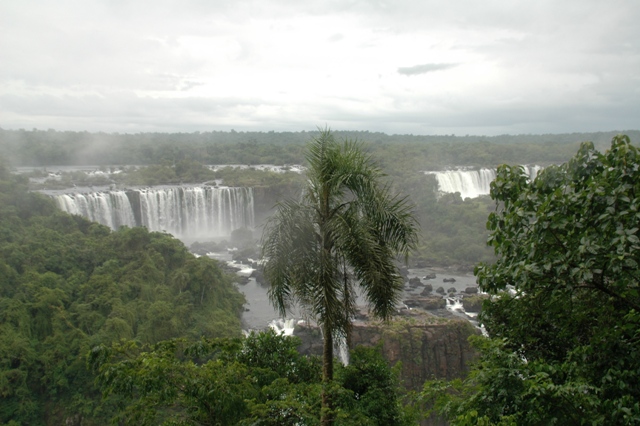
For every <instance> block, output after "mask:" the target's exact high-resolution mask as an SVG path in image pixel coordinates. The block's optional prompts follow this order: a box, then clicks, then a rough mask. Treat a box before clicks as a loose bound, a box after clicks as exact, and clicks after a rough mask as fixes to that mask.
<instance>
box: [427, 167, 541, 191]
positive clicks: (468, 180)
mask: <svg viewBox="0 0 640 426" xmlns="http://www.w3.org/2000/svg"><path fill="white" fill-rule="evenodd" d="M523 167H524V171H525V173H526V174H527V175H528V176H529V179H534V178H535V177H536V175H537V174H538V171H540V170H542V167H540V166H523ZM425 173H426V174H432V175H434V176H435V177H436V180H437V181H438V190H439V191H441V192H448V193H454V192H459V193H460V196H461V197H462V199H465V198H476V197H479V196H480V195H487V194H489V190H490V189H491V187H490V185H491V182H492V181H493V180H494V179H495V178H496V170H495V169H480V170H445V171H440V172H425Z"/></svg>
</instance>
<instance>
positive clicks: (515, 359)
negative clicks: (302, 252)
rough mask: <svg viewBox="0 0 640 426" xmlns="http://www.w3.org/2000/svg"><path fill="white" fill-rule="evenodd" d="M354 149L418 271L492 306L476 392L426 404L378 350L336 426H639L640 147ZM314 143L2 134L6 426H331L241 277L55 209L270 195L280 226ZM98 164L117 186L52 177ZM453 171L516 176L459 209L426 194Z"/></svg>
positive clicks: (443, 392) (340, 396)
mask: <svg viewBox="0 0 640 426" xmlns="http://www.w3.org/2000/svg"><path fill="white" fill-rule="evenodd" d="M334 133H335V136H336V138H338V139H342V138H348V139H353V140H358V141H362V143H363V145H362V148H363V149H364V150H365V151H366V152H367V153H368V154H369V155H371V158H373V159H374V160H375V161H376V162H377V164H378V165H379V166H380V167H381V169H382V170H383V172H384V174H385V176H384V183H385V184H386V185H388V186H389V188H390V189H391V191H393V192H396V193H400V194H403V195H405V196H406V197H407V200H408V201H410V202H411V204H412V205H413V214H414V215H415V219H416V221H417V223H418V224H419V228H418V232H419V236H418V244H417V246H416V247H415V250H414V251H413V252H412V254H411V255H410V257H409V265H411V266H418V265H419V266H425V265H427V266H429V267H437V268H442V269H447V270H456V271H459V272H472V271H474V269H475V273H476V275H477V276H478V280H479V286H480V289H481V290H482V291H484V292H487V293H489V294H490V295H491V302H485V305H484V307H483V313H482V314H481V315H482V316H481V321H482V322H483V323H484V324H485V325H486V329H487V331H488V332H489V336H490V337H491V338H486V337H474V338H472V339H471V340H472V341H474V345H475V348H476V351H477V353H478V354H479V355H478V361H477V363H476V364H475V367H473V368H472V369H471V373H470V375H469V376H466V378H460V379H459V380H457V381H449V382H447V381H438V380H436V381H430V382H428V383H427V384H425V386H424V388H423V389H421V390H419V391H410V390H408V389H407V388H406V387H404V386H403V385H402V383H401V380H400V378H399V377H400V376H399V370H400V369H401V368H402V366H401V365H399V364H396V365H395V366H391V365H389V363H388V362H387V361H386V360H385V359H384V357H383V356H382V351H381V348H380V347H373V348H365V347H357V348H355V349H353V351H352V358H351V363H350V364H349V365H348V366H341V365H340V364H339V363H337V366H336V375H335V381H334V384H333V385H332V386H333V387H332V388H331V389H330V390H329V391H330V393H331V395H333V400H334V401H335V407H334V411H335V413H334V414H335V416H334V420H335V424H340V425H369V424H371V425H390V424H396V425H410V424H417V423H418V422H419V421H420V420H421V419H423V418H424V417H426V416H427V415H429V414H433V413H437V414H438V415H439V416H441V417H440V418H441V419H443V418H446V419H447V420H448V421H449V422H450V423H451V424H460V425H462V424H501V425H507V424H603V425H605V424H640V405H639V403H638V402H637V401H638V400H640V390H639V389H640V388H639V387H638V383H640V380H639V378H640V371H638V367H637V366H638V365H639V364H638V360H639V359H640V357H639V355H638V354H640V326H639V324H640V322H639V319H638V313H639V312H640V300H639V299H638V285H639V284H638V262H640V245H639V242H638V236H637V233H638V226H637V224H638V220H639V218H640V210H638V209H639V208H640V205H639V203H640V201H639V200H640V198H638V196H637V191H638V190H640V188H639V187H638V185H639V183H638V182H640V170H639V169H640V166H639V164H640V155H639V154H638V149H637V143H638V141H639V140H640V132H637V131H627V132H625V133H626V134H628V137H619V136H615V132H611V133H594V134H566V135H520V136H507V135H505V136H499V137H474V136H464V137H461V136H453V135H451V136H413V135H385V134H380V133H370V132H334ZM313 134H314V133H313V132H299V133H278V132H253V133H252V132H235V131H232V132H206V133H193V134H135V135H131V134H103V133H88V132H59V131H54V130H47V131H41V130H35V129H34V130H31V131H25V130H1V129H0V153H1V154H0V155H1V157H2V164H1V165H0V397H1V402H2V403H1V404H0V405H1V407H0V424H7V425H12V426H15V425H54V424H69V425H102V424H108V423H109V422H111V421H114V422H116V423H119V424H134V423H138V424H211V425H214V424H225V425H226V424H242V425H268V424H274V425H275V424H278V425H283V424H284V425H286V424H290V425H294V424H295V425H297V424H308V425H315V424H320V423H319V421H320V417H321V416H320V412H321V407H320V399H321V394H323V392H325V391H326V388H325V387H323V386H324V385H323V384H322V381H321V365H320V361H319V359H318V358H315V357H309V356H303V355H301V354H300V353H299V352H298V351H297V350H296V347H297V344H298V343H299V342H298V341H297V340H296V339H295V338H290V337H285V336H281V335H277V334H276V333H273V332H265V333H254V334H251V335H249V336H248V337H243V335H242V330H241V322H240V317H241V314H242V311H243V305H244V303H245V300H244V298H243V296H242V294H241V293H239V292H238V291H237V289H236V282H237V280H238V277H237V276H235V275H233V274H230V273H229V272H228V271H227V270H226V269H225V268H223V265H222V264H221V263H220V262H218V261H216V260H212V259H209V258H208V257H206V256H201V257H197V256H194V255H193V254H192V253H190V252H189V250H188V249H187V247H186V246H185V245H184V244H183V243H182V242H181V241H179V240H178V239H176V238H174V237H173V236H172V235H169V234H167V233H163V232H149V231H148V230H146V229H145V228H129V227H122V228H120V229H117V230H111V229H109V228H108V227H106V226H103V225H100V224H97V223H93V222H90V221H88V220H86V219H84V218H82V217H80V216H77V215H68V214H66V213H63V212H61V211H59V210H58V209H57V207H56V206H55V204H54V202H53V201H52V199H51V198H49V197H47V196H45V195H42V194H41V193H39V191H40V190H43V189H47V190H56V189H64V188H68V187H74V186H75V187H107V188H108V187H132V186H152V185H167V184H172V185H176V184H187V183H196V184H200V183H203V182H212V181H218V182H224V184H225V185H228V186H239V187H252V188H257V189H260V190H261V191H262V192H263V193H267V194H269V197H268V201H265V203H266V204H265V205H266V206H267V207H265V214H264V217H262V218H261V219H266V218H267V217H268V214H269V212H270V210H269V209H270V208H271V207H273V205H275V203H277V202H278V201H280V200H281V199H283V198H285V197H297V196H298V194H299V193H300V191H301V190H302V188H303V187H304V185H305V183H306V181H305V174H304V172H303V173H301V172H299V171H297V169H296V168H295V167H294V166H297V165H304V163H305V154H304V153H305V149H306V146H307V143H308V141H309V139H310V138H311V137H313ZM612 139H613V142H612ZM585 141H592V142H593V143H592V144H583V142H585ZM262 164H273V165H278V166H283V168H284V169H285V171H273V170H269V169H267V170H263V169H261V168H260V167H258V166H259V165H262ZM532 164H536V165H539V166H542V167H544V171H543V172H541V173H540V176H539V178H538V179H536V181H534V182H529V181H528V180H527V179H526V178H525V177H524V175H523V174H522V171H521V169H520V168H519V167H518V166H519V165H532ZM82 165H92V166H97V167H98V168H99V169H101V170H104V171H105V172H108V173H104V174H92V173H87V172H82V171H68V172H62V173H59V174H57V175H56V176H55V177H52V176H51V175H50V173H49V171H48V168H51V167H53V166H82ZM211 165H217V166H225V165H243V166H247V167H243V168H241V167H210V166H211ZM501 165H504V166H501ZM454 167H464V168H468V169H478V168H482V167H488V168H494V169H495V168H497V169H498V177H497V179H496V181H495V183H494V185H493V189H492V193H491V195H490V196H489V195H487V196H481V197H478V198H466V199H463V198H462V197H461V196H460V194H459V193H442V192H440V191H438V184H437V181H436V179H435V178H434V176H433V175H431V174H426V173H424V172H425V171H438V170H446V169H450V168H454ZM25 168H28V169H25ZM287 168H289V169H291V170H289V171H286V169H287ZM294 169H295V170H294ZM532 224H540V229H538V228H537V227H534V226H532ZM545 224H546V225H545ZM258 225H261V224H258ZM260 233H261V228H259V227H258V229H256V230H255V231H254V232H253V233H250V237H249V239H252V240H253V242H257V241H258V240H259V239H260ZM531 324H533V325H534V327H532V326H531ZM621 354H623V355H621ZM435 379H440V378H437V377H436V378H435ZM505 392H506V393H507V395H506V396H505ZM433 424H435V423H433Z"/></svg>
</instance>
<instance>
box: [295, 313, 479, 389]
mask: <svg viewBox="0 0 640 426" xmlns="http://www.w3.org/2000/svg"><path fill="white" fill-rule="evenodd" d="M478 333H479V331H478V330H476V329H475V328H474V327H473V326H472V325H471V324H469V323H468V322H467V321H464V320H445V319H442V318H435V317H433V316H430V315H428V314H426V315H422V316H420V317H404V318H397V319H394V320H392V321H391V322H390V323H388V324H383V323H379V322H367V321H364V322H361V321H357V322H355V323H354V324H353V329H352V334H351V345H352V347H355V346H358V345H365V346H375V345H377V344H381V345H382V351H383V353H384V355H385V357H386V358H387V360H389V362H390V363H391V365H394V364H396V363H397V362H402V373H401V379H402V381H403V382H404V384H405V386H406V387H407V388H409V389H413V390H420V389H422V386H423V385H424V382H425V381H426V380H429V379H434V378H436V379H447V380H450V379H454V378H459V377H464V375H465V374H466V372H467V371H468V365H469V362H470V361H471V360H473V359H474V357H475V352H474V351H473V349H472V348H471V346H470V345H469V343H468V341H467V339H468V338H469V336H471V335H472V334H478ZM294 334H295V335H296V336H298V337H300V338H301V340H302V344H301V345H300V347H299V349H300V351H301V352H302V353H305V354H315V355H320V354H322V337H321V335H320V332H319V329H318V328H317V327H310V326H297V327H296V330H295V332H294Z"/></svg>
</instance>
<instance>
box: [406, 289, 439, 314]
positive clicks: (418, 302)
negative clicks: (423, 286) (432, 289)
mask: <svg viewBox="0 0 640 426" xmlns="http://www.w3.org/2000/svg"><path fill="white" fill-rule="evenodd" d="M404 304H405V305H407V306H408V307H409V308H420V309H424V310H426V311H432V310H436V309H445V308H446V306H447V302H446V300H445V299H443V298H442V296H428V293H427V296H423V297H414V298H411V299H407V300H405V301H404Z"/></svg>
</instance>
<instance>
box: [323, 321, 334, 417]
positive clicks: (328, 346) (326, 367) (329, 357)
mask: <svg viewBox="0 0 640 426" xmlns="http://www.w3.org/2000/svg"><path fill="white" fill-rule="evenodd" d="M331 332H332V330H331V325H330V324H329V323H328V321H327V322H325V323H324V324H323V325H322V333H323V334H324V336H323V337H324V346H323V350H322V411H321V412H320V423H321V424H322V426H332V425H333V423H334V421H335V418H334V415H333V401H332V398H331V389H330V387H331V383H332V382H333V334H332V333H331Z"/></svg>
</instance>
